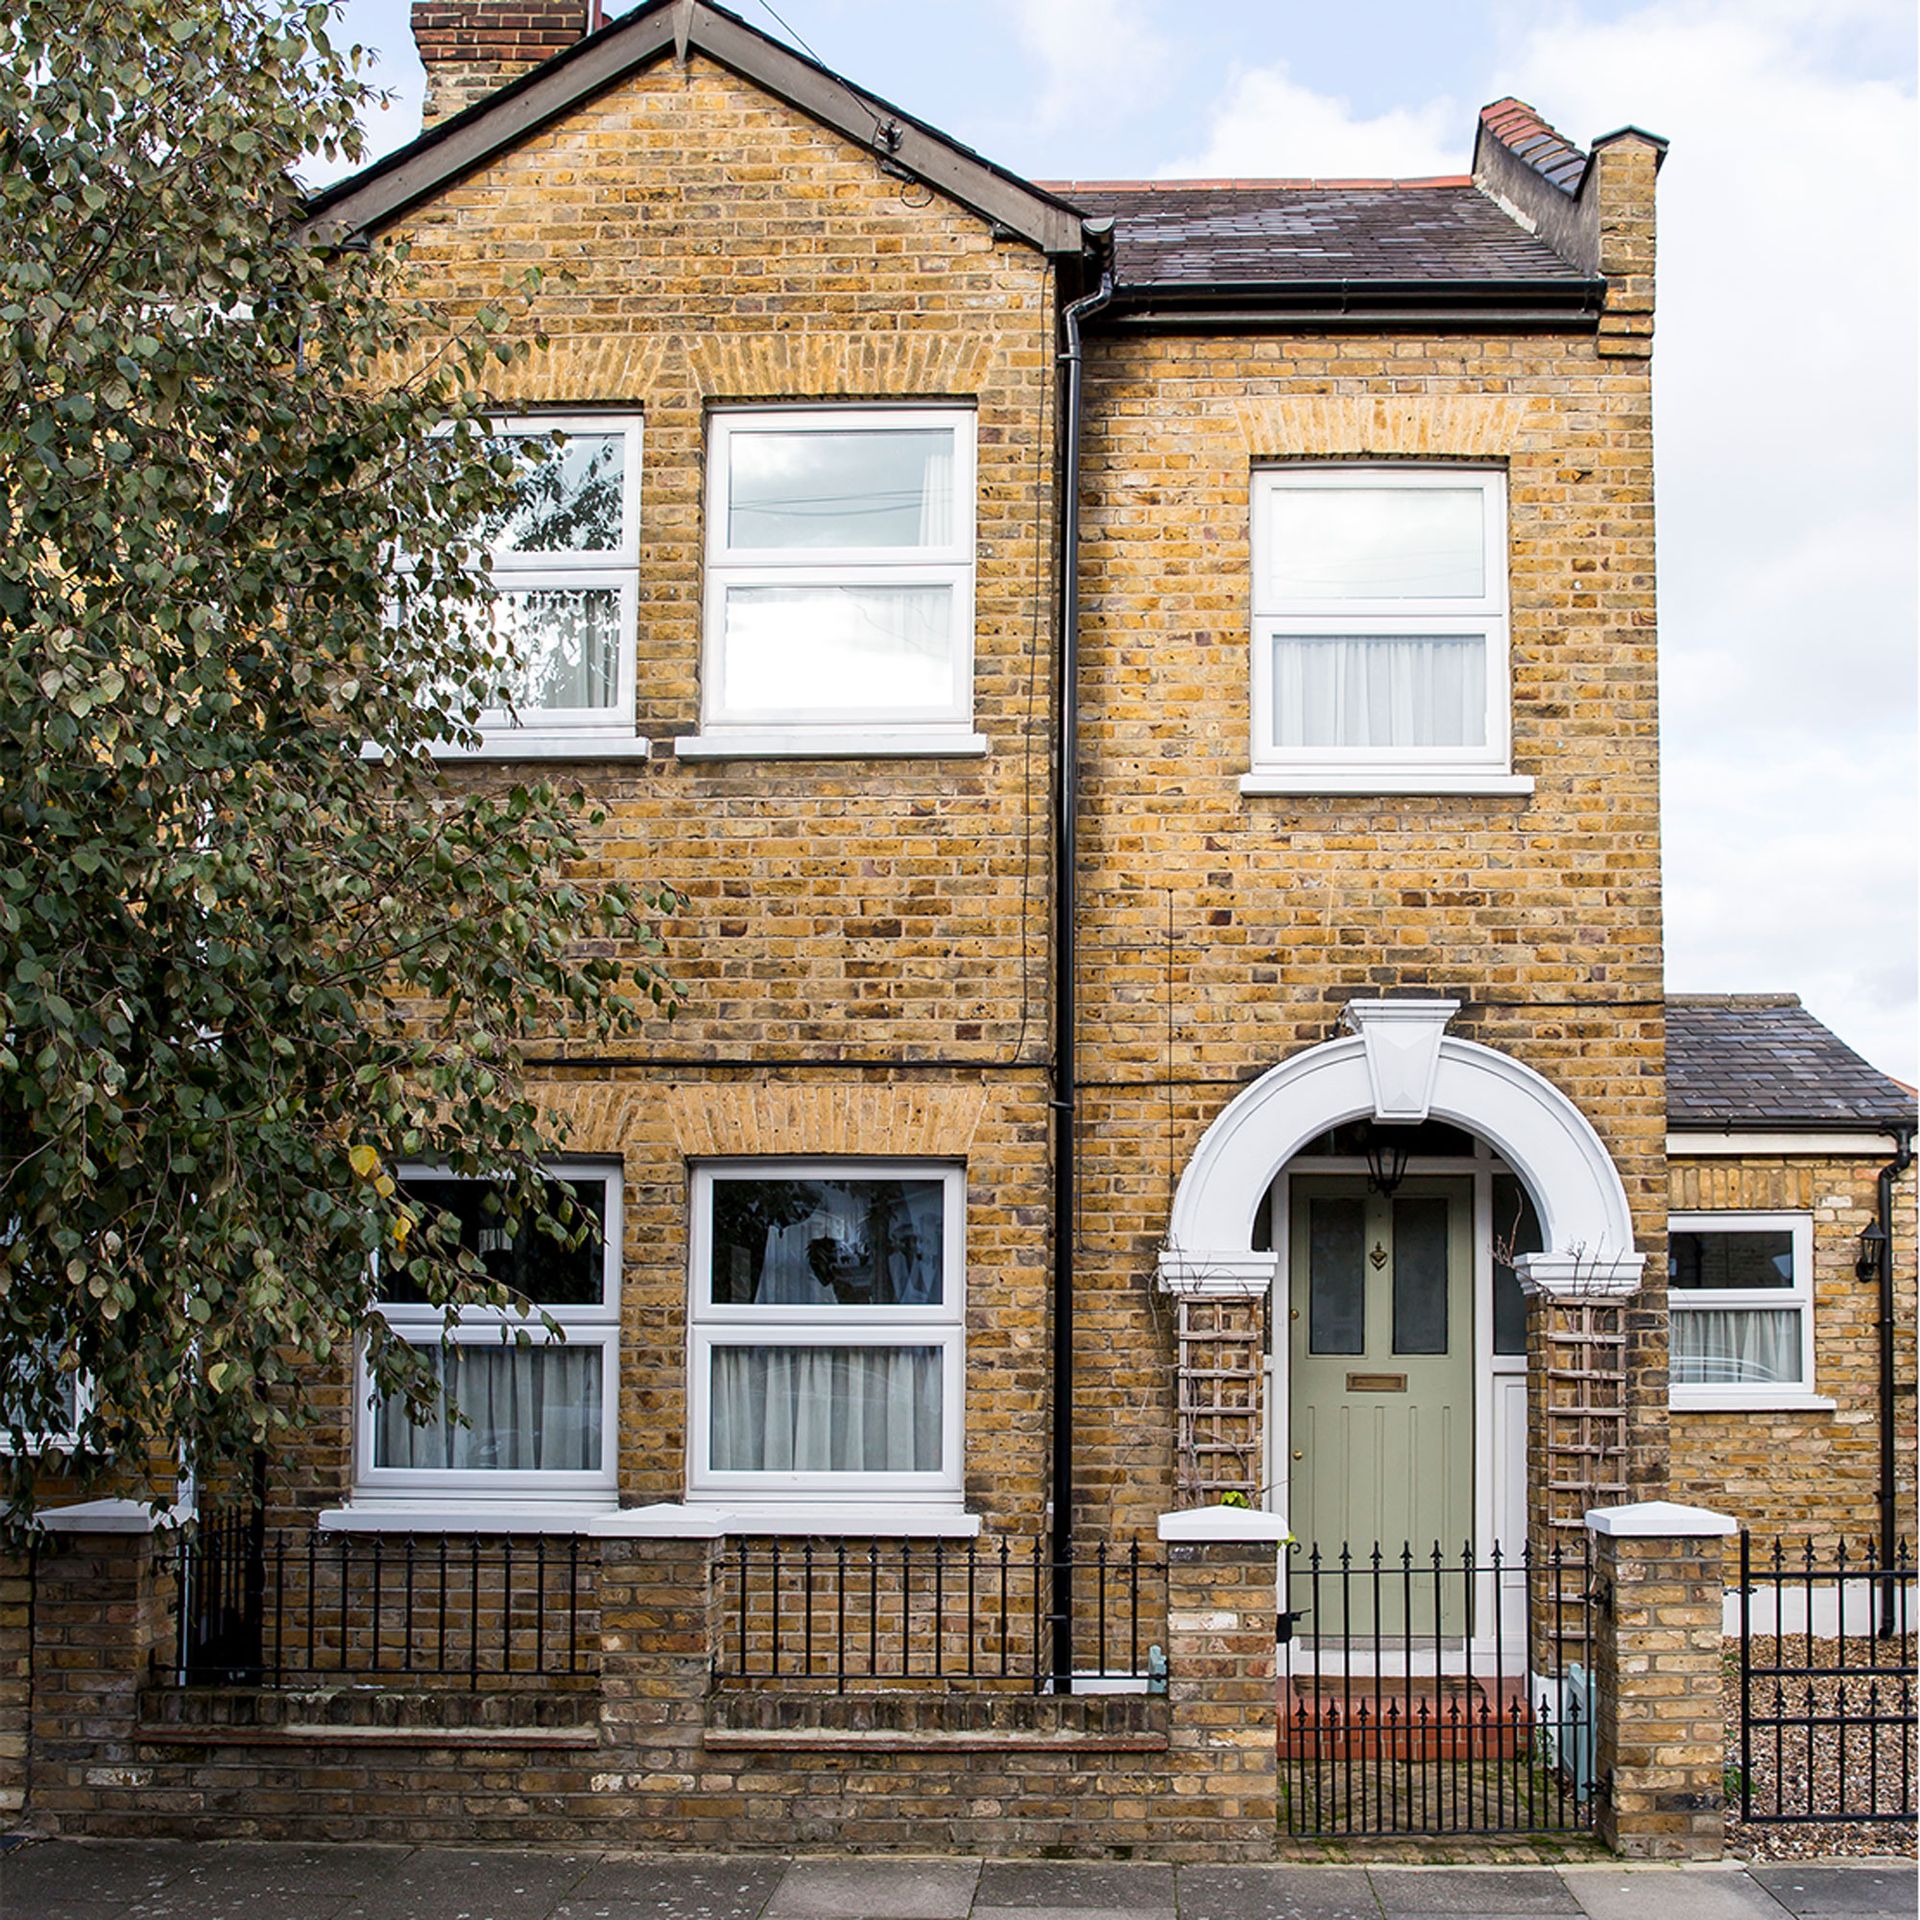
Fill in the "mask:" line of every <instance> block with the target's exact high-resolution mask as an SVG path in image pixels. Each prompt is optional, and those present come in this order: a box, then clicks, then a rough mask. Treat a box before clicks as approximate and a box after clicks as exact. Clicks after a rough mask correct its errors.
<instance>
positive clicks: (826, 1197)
mask: <svg viewBox="0 0 1920 1920" xmlns="http://www.w3.org/2000/svg"><path fill="white" fill-rule="evenodd" d="M819 1194H820V1198H819V1202H818V1204H817V1205H816V1206H815V1207H814V1209H813V1211H812V1212H811V1213H810V1214H808V1215H807V1217H806V1218H805V1219H804V1220H796V1221H794V1222H792V1224H791V1225H788V1226H784V1227H773V1228H770V1229H769V1230H768V1233H767V1251H766V1257H765V1259H764V1260H763V1261H762V1262H761V1266H760V1279H759V1284H758V1285H757V1286H756V1287H755V1289H754V1295H753V1300H754V1304H755V1305H756V1306H761V1307H831V1306H837V1305H839V1304H840V1302H839V1300H838V1298H837V1296H836V1295H835V1294H834V1292H833V1290H832V1289H831V1288H830V1287H828V1286H826V1285H825V1284H824V1283H823V1282H822V1281H821V1280H820V1278H819V1276H818V1275H817V1273H816V1272H815V1270H814V1263H813V1255H812V1248H813V1246H814V1243H815V1242H816V1241H819V1240H829V1241H832V1242H834V1243H835V1244H836V1245H837V1246H842V1247H852V1248H858V1249H860V1250H861V1251H862V1252H863V1253H864V1254H865V1255H866V1256H867V1258H868V1259H870V1260H884V1261H885V1263H886V1270H885V1272H884V1273H876V1274H875V1275H874V1276H873V1277H874V1280H875V1283H876V1293H875V1298H874V1301H873V1304H874V1305H876V1306H889V1307H926V1306H935V1305H937V1304H938V1303H939V1300H940V1296H941V1286H940V1271H941V1267H940V1263H941V1256H942V1253H943V1251H944V1248H943V1244H942V1237H941V1207H942V1199H943V1196H942V1192H941V1189H940V1186H939V1184H938V1183H937V1182H934V1181H925V1182H920V1183H917V1184H915V1185H910V1186H907V1187H905V1188H904V1189H901V1190H899V1192H898V1203H899V1206H900V1210H901V1212H902V1213H903V1214H904V1216H905V1220H904V1225H905V1228H906V1231H905V1232H904V1233H902V1232H901V1231H900V1228H899V1226H898V1225H896V1228H895V1231H894V1232H893V1234H892V1235H891V1236H889V1235H887V1234H886V1232H885V1223H884V1221H883V1220H881V1221H876V1219H875V1217H874V1215H873V1211H872V1205H873V1203H872V1196H871V1189H870V1188H868V1187H867V1186H866V1185H865V1184H864V1183H862V1184H859V1185H852V1186H841V1185H839V1184H837V1183H835V1182H832V1181H823V1182H821V1183H820V1187H819ZM876 1241H884V1242H885V1244H884V1245H883V1246H876V1244H875V1243H876Z"/></svg>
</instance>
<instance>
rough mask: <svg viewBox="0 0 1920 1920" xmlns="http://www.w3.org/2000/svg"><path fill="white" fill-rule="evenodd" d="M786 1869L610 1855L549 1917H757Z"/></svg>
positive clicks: (748, 1862)
mask: <svg viewBox="0 0 1920 1920" xmlns="http://www.w3.org/2000/svg"><path fill="white" fill-rule="evenodd" d="M786 1868H787V1862H786V1861H785V1860H784V1859H779V1858H755V1857H738V1858H730V1857H728V1856H725V1855H721V1854H714V1855H709V1856H697V1857H689V1856H687V1855H685V1854H679V1855H673V1856H670V1857H666V1858H661V1857H659V1856H655V1857H653V1858H650V1859H649V1858H646V1857H644V1856H640V1855H630V1854H629V1855H623V1854H609V1855H608V1856H607V1857H606V1858H605V1859H604V1860H601V1861H600V1862H599V1863H598V1864H597V1865H595V1866H592V1867H590V1868H589V1869H588V1870H587V1874H586V1877H585V1878H584V1879H583V1880H581V1881H580V1883H579V1884H578V1885H577V1886H575V1887H573V1888H572V1889H570V1890H569V1892H568V1894H567V1897H566V1899H565V1901H564V1902H563V1903H562V1904H561V1905H560V1906H558V1907H556V1908H555V1909H554V1914H553V1920H759V1916H760V1915H761V1914H762V1913H764V1912H765V1911H766V1905H767V1902H768V1900H770V1899H771V1898H772V1897H773V1890H774V1888H775V1887H777V1886H778V1885H779V1884H780V1876H781V1875H782V1874H783V1873H784V1872H785V1871H786Z"/></svg>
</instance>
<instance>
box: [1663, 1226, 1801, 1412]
mask: <svg viewBox="0 0 1920 1920" xmlns="http://www.w3.org/2000/svg"><path fill="white" fill-rule="evenodd" d="M1667 1306H1668V1309H1669V1313H1670V1316H1671V1326H1672V1335H1671V1346H1672V1353H1671V1360H1670V1366H1671V1377H1672V1383H1673V1384H1672V1393H1673V1403H1674V1405H1675V1406H1681V1407H1711V1406H1715V1405H1719V1404H1725V1403H1727V1402H1728V1401H1730V1400H1731V1401H1733V1402H1735V1403H1738V1404H1742V1405H1752V1404H1765V1403H1766V1401H1767V1400H1768V1399H1770V1398H1772V1397H1775V1396H1779V1395H1782V1394H1795V1395H1807V1394H1811V1393H1812V1391H1813V1223H1812V1221H1811V1220H1810V1219H1809V1218H1808V1217H1807V1216H1806V1215H1805V1214H1796V1213H1775V1214H1768V1213H1680V1214H1675V1215H1674V1216H1673V1217H1672V1219H1671V1220H1670V1221H1669V1222H1668V1227H1667Z"/></svg>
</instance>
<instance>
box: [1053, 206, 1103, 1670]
mask: <svg viewBox="0 0 1920 1920" xmlns="http://www.w3.org/2000/svg"><path fill="white" fill-rule="evenodd" d="M1085 232H1086V235H1087V239H1088V241H1089V242H1090V243H1091V244H1092V246H1093V248H1094V249H1095V251H1096V253H1097V255H1098V257H1099V260H1100V284H1099V285H1098V286H1097V287H1096V288H1095V289H1094V290H1093V292H1091V293H1089V294H1086V295H1084V296H1083V297H1082V298H1080V299H1078V300H1074V301H1071V302H1069V303H1068V305H1067V307H1066V309H1065V310H1064V312H1063V313H1062V315H1061V321H1062V326H1063V330H1064V333H1065V336H1066V338H1065V341H1064V343H1063V345H1062V347H1061V351H1060V359H1061V362H1062V364H1063V365H1064V366H1065V368H1066V373H1067V395H1066V421H1065V425H1066V436H1067V445H1066V459H1065V463H1064V472H1063V474H1062V477H1061V493H1062V505H1061V518H1060V575H1061V578H1060V652H1059V657H1058V659H1057V661H1056V663H1055V673H1054V686H1055V697H1056V698H1057V699H1058V701H1059V703H1060V723H1059V737H1058V740H1057V743H1056V750H1055V764H1054V792H1053V844H1054V881H1053V954H1054V961H1053V967H1054V977H1053V1100H1052V1106H1053V1300H1052V1308H1053V1498H1052V1502H1051V1505H1052V1509H1053V1597H1052V1616H1053V1617H1052V1626H1053V1690H1054V1692H1056V1693H1071V1692H1072V1691H1073V1240H1074V1226H1075V1210H1074V1196H1075V1189H1076V1188H1077V1187H1078V1185H1079V1181H1078V1178H1077V1173H1078V1166H1077V1163H1076V1160H1075V1154H1074V1144H1075V1143H1074V1129H1075V1122H1076V1119H1077V1117H1078V1116H1077V1107H1078V1101H1077V1097H1076V1096H1077V1091H1078V1088H1077V1082H1078V1077H1079V1071H1080V1062H1079V1056H1078V1053H1077V1051H1076V1049H1075V1046H1074V1028H1075V1019H1076V1015H1075V1006H1074V998H1075V996H1074V977H1075V972H1076V968H1077V963H1078V958H1079V941H1078V921H1079V915H1078V907H1079V858H1080V848H1079V840H1078V835H1077V832H1076V829H1077V827H1078V824H1079V814H1080V726H1079V720H1080V715H1079V702H1080V395H1081V387H1082V377H1081V364H1080V322H1081V321H1082V320H1083V319H1085V318H1086V317H1087V316H1088V315H1089V314H1092V313H1097V312H1098V311H1099V310H1100V309H1101V308H1102V307H1104V306H1105V305H1106V304H1107V302H1108V301H1109V300H1111V299H1112V298H1113V222H1112V221H1111V220H1089V221H1088V222H1087V223H1086V227H1085Z"/></svg>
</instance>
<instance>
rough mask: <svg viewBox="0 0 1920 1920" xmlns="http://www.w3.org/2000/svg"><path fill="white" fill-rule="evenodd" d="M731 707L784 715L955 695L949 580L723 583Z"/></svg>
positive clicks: (941, 701)
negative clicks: (921, 583) (927, 583)
mask: <svg viewBox="0 0 1920 1920" xmlns="http://www.w3.org/2000/svg"><path fill="white" fill-rule="evenodd" d="M724 655H725V660H724V666H723V672H724V675H725V691H724V695H723V701H724V705H725V706H726V708H727V709H728V710H729V711H743V710H745V711H752V710H757V709H763V708H778V709H779V710H780V711H781V712H782V713H785V714H797V713H823V712H841V713H845V712H854V713H858V712H860V711H862V710H865V709H869V708H881V709H886V710H888V711H898V710H900V709H902V708H925V709H932V710H944V709H946V708H948V707H950V706H951V705H952V704H953V697H954V696H953V593H952V590H951V589H950V588H948V587H941V586H935V587H836V586H819V587H729V588H728V589H727V607H726V642H725V646H724Z"/></svg>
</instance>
